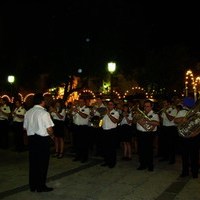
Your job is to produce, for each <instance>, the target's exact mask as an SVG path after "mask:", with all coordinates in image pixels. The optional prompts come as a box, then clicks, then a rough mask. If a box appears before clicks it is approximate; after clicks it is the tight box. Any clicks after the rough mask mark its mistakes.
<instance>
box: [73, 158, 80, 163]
mask: <svg viewBox="0 0 200 200" xmlns="http://www.w3.org/2000/svg"><path fill="white" fill-rule="evenodd" d="M79 160H80V159H79V158H74V159H73V160H72V161H74V162H76V161H79Z"/></svg>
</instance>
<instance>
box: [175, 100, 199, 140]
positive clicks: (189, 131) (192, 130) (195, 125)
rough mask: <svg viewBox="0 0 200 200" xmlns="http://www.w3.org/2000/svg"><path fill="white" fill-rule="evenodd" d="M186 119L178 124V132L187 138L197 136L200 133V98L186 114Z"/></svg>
mask: <svg viewBox="0 0 200 200" xmlns="http://www.w3.org/2000/svg"><path fill="white" fill-rule="evenodd" d="M185 119H186V120H185V121H184V122H182V123H180V124H178V125H177V129H178V133H179V135H180V136H182V137H185V138H190V137H195V136H196V135H198V134H199V133H200V100H198V101H197V102H196V104H195V106H194V107H193V108H191V109H190V110H189V111H188V113H187V114H186V116H185Z"/></svg>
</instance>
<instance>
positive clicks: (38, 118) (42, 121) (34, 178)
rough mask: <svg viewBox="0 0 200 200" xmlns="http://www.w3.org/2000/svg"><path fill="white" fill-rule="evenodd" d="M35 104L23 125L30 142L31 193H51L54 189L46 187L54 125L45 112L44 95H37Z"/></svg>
mask: <svg viewBox="0 0 200 200" xmlns="http://www.w3.org/2000/svg"><path fill="white" fill-rule="evenodd" d="M33 103H34V106H33V107H32V108H31V109H29V110H28V111H27V112H26V114H25V117H24V124H23V127H24V129H25V130H26V131H27V135H28V142H29V186H30V191H31V192H35V191H37V192H50V191H52V190H53V188H50V187H47V186H46V179H47V171H48V166H49V156H50V139H51V138H52V139H53V137H54V136H53V128H52V127H53V126H54V123H53V121H52V120H51V117H50V114H49V113H48V112H47V111H46V110H45V105H46V103H45V100H44V96H43V95H42V94H40V93H37V94H35V95H34V97H33Z"/></svg>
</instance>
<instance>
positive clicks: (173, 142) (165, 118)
mask: <svg viewBox="0 0 200 200" xmlns="http://www.w3.org/2000/svg"><path fill="white" fill-rule="evenodd" d="M176 115H177V109H176V107H175V106H173V104H172V101H171V99H164V100H163V108H162V110H161V113H160V118H161V129H160V134H159V149H160V150H161V152H160V153H161V156H162V158H161V159H160V160H159V161H169V164H174V163H175V155H176V148H177V146H178V133H177V128H176V124H175V123H174V118H175V116H176Z"/></svg>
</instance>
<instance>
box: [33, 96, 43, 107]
mask: <svg viewBox="0 0 200 200" xmlns="http://www.w3.org/2000/svg"><path fill="white" fill-rule="evenodd" d="M42 101H44V96H43V94H42V93H36V94H35V95H34V96H33V104H34V105H39V104H41V103H42Z"/></svg>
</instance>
